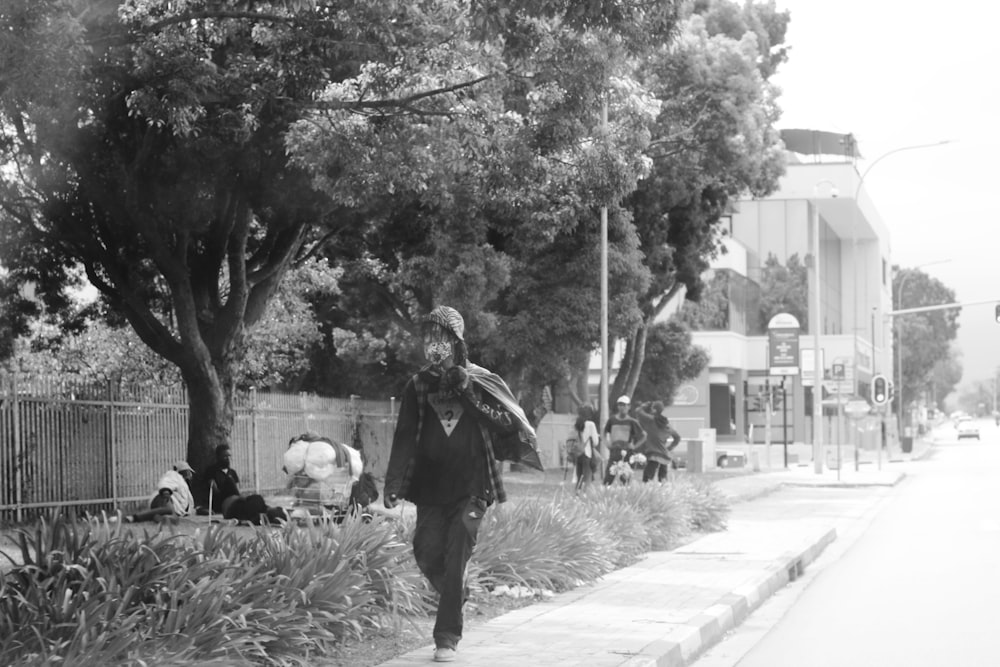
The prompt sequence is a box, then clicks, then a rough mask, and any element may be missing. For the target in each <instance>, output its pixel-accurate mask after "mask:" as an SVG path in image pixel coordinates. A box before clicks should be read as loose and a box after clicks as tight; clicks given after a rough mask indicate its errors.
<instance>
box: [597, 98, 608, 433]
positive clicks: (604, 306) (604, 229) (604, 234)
mask: <svg viewBox="0 0 1000 667" xmlns="http://www.w3.org/2000/svg"><path fill="white" fill-rule="evenodd" d="M607 133H608V98H607V95H605V96H604V100H603V102H602V104H601V134H602V136H603V137H604V138H605V139H606V138H607ZM608 310H609V309H608V207H607V205H602V206H601V390H600V395H601V399H600V405H599V406H598V407H599V408H600V409H599V411H598V419H599V420H600V424H605V423H607V421H608V412H609V410H610V409H611V407H610V404H609V401H610V400H611V399H610V397H609V396H608V393H609V392H608V364H609V363H610V360H609V359H608V357H609V350H608V348H609V345H608Z"/></svg>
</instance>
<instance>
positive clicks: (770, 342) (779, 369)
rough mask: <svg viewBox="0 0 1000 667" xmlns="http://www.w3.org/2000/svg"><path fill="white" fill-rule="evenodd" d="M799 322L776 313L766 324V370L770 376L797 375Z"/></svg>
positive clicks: (792, 316)
mask: <svg viewBox="0 0 1000 667" xmlns="http://www.w3.org/2000/svg"><path fill="white" fill-rule="evenodd" d="M800 330H801V327H800V326H799V321H798V320H797V319H796V318H795V316H794V315H791V314H790V313H778V314H777V315H775V316H774V317H772V318H771V321H770V322H768V323H767V368H768V373H770V374H771V375H798V374H799V331H800Z"/></svg>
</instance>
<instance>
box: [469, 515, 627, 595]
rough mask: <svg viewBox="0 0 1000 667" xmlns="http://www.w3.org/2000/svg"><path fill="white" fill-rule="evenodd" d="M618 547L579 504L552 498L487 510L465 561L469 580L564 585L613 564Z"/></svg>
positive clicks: (482, 583) (552, 587) (492, 585)
mask: <svg viewBox="0 0 1000 667" xmlns="http://www.w3.org/2000/svg"><path fill="white" fill-rule="evenodd" d="M615 553H616V549H615V548H614V545H613V543H612V542H611V539H610V537H609V536H608V535H606V534H605V533H604V532H603V531H602V530H601V529H600V526H599V525H598V524H597V522H595V521H594V520H593V519H591V518H590V517H588V516H587V515H586V513H585V512H584V511H583V510H582V508H580V507H579V506H573V505H571V504H567V503H561V502H558V501H553V502H549V503H541V502H537V503H519V504H512V505H510V506H500V507H497V508H494V510H493V511H491V512H488V513H487V514H486V516H485V517H484V518H483V524H482V525H481V526H480V531H479V540H478V544H477V546H476V550H475V552H474V553H473V556H472V560H471V561H470V563H469V580H470V581H472V582H474V583H475V584H477V585H479V586H481V587H484V588H486V589H493V588H495V587H496V586H499V585H501V584H508V585H509V584H519V585H525V586H528V587H531V588H545V589H548V590H556V591H561V590H567V589H569V588H572V587H573V586H576V585H578V584H579V583H580V582H581V581H593V580H594V579H596V578H598V577H599V576H601V575H603V574H605V573H607V572H610V571H611V570H612V569H613V568H614V556H615Z"/></svg>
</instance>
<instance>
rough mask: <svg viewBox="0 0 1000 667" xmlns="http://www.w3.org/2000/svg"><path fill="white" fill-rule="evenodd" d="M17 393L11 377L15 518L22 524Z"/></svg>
mask: <svg viewBox="0 0 1000 667" xmlns="http://www.w3.org/2000/svg"><path fill="white" fill-rule="evenodd" d="M17 393H18V391H17V375H16V374H14V375H11V377H10V394H11V406H12V407H13V409H14V414H13V422H14V451H15V455H14V461H16V462H17V465H16V466H15V467H14V504H15V505H16V506H17V509H16V510H15V511H14V516H15V517H16V518H17V522H18V523H21V522H22V521H23V520H24V510H23V509H21V503H23V502H24V498H23V494H24V489H23V488H22V487H21V478H22V477H23V475H24V442H22V438H21V406H20V405H18V400H17V399H18V397H17Z"/></svg>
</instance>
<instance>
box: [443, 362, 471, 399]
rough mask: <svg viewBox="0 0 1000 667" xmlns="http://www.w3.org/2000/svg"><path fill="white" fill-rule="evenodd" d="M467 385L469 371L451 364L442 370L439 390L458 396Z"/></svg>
mask: <svg viewBox="0 0 1000 667" xmlns="http://www.w3.org/2000/svg"><path fill="white" fill-rule="evenodd" d="M468 386H469V371H467V370H465V369H464V368H462V367H461V366H452V367H451V368H449V369H448V370H446V371H445V372H444V376H442V378H441V391H442V392H443V393H445V394H450V395H452V396H458V395H459V394H461V393H462V392H464V391H465V390H466V388H467V387H468Z"/></svg>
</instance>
